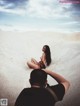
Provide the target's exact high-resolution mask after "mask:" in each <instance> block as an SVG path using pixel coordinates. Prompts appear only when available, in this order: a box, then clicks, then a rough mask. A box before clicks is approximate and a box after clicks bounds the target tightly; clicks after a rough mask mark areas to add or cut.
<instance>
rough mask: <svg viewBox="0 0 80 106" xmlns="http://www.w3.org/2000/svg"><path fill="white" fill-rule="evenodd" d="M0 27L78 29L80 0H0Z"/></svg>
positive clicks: (22, 29)
mask: <svg viewBox="0 0 80 106" xmlns="http://www.w3.org/2000/svg"><path fill="white" fill-rule="evenodd" d="M0 29H1V30H20V31H26V30H50V31H67V32H77V31H80V0H0Z"/></svg>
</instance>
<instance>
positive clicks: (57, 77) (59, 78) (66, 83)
mask: <svg viewBox="0 0 80 106" xmlns="http://www.w3.org/2000/svg"><path fill="white" fill-rule="evenodd" d="M44 71H45V72H46V73H47V74H48V75H50V76H51V77H52V78H54V79H55V80H56V81H57V82H58V83H61V84H63V86H64V87H65V92H66V91H67V90H68V88H69V86H70V83H69V81H67V80H66V79H65V78H64V77H62V76H61V75H59V74H57V73H55V72H52V71H50V70H47V69H44Z"/></svg>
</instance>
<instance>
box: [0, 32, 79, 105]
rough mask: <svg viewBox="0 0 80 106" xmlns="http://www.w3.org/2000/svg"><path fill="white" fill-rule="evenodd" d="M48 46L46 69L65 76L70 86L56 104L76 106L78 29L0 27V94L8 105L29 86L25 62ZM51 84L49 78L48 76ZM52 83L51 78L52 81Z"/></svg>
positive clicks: (39, 54)
mask: <svg viewBox="0 0 80 106" xmlns="http://www.w3.org/2000/svg"><path fill="white" fill-rule="evenodd" d="M45 44H48V45H49V46H50V48H51V54H52V60H53V61H52V64H51V65H50V66H49V67H48V68H49V69H51V70H53V71H55V72H57V73H60V74H61V75H63V76H64V77H65V78H67V79H68V80H69V81H70V83H71V87H70V89H69V91H68V93H67V94H66V95H65V97H64V100H63V101H62V102H59V103H57V104H56V106H79V104H80V101H79V95H80V92H79V89H80V83H79V81H80V74H79V72H80V33H79V32H78V33H67V34H66V33H57V32H41V31H40V32H39V31H32V32H30V31H28V32H16V31H13V32H9V31H6V32H4V31H0V98H8V99H9V106H13V105H14V102H15V100H16V98H17V96H18V94H19V93H20V92H21V90H22V89H23V88H24V87H30V85H29V82H28V80H29V74H30V72H31V69H29V68H28V67H27V66H26V62H27V61H28V60H29V59H30V58H31V57H34V58H36V59H37V60H39V58H40V56H41V54H42V51H41V49H42V46H43V45H45ZM48 80H49V82H50V84H52V79H51V78H49V79H48ZM54 84H55V81H54Z"/></svg>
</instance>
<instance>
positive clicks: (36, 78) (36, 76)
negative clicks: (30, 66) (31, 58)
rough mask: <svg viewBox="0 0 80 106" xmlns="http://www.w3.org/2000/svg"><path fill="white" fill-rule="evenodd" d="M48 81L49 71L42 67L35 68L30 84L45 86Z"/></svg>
mask: <svg viewBox="0 0 80 106" xmlns="http://www.w3.org/2000/svg"><path fill="white" fill-rule="evenodd" d="M46 81H47V73H46V72H45V71H43V70H41V69H34V70H33V71H32V72H31V74H30V84H31V86H32V85H39V86H40V87H44V86H45V84H46Z"/></svg>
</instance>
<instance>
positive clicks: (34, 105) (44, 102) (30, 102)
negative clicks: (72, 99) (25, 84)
mask: <svg viewBox="0 0 80 106" xmlns="http://www.w3.org/2000/svg"><path fill="white" fill-rule="evenodd" d="M50 88H51V89H52V90H53V91H54V92H55V94H56V96H57V97H58V100H59V101H60V100H62V99H63V96H64V93H65V88H64V86H63V85H62V84H57V85H55V86H50ZM54 104H55V100H54V98H53V96H52V95H51V93H50V92H48V91H47V90H46V89H45V88H33V87H32V88H25V89H24V90H23V91H22V92H21V93H20V95H19V97H18V98H17V100H16V103H15V106H54Z"/></svg>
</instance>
